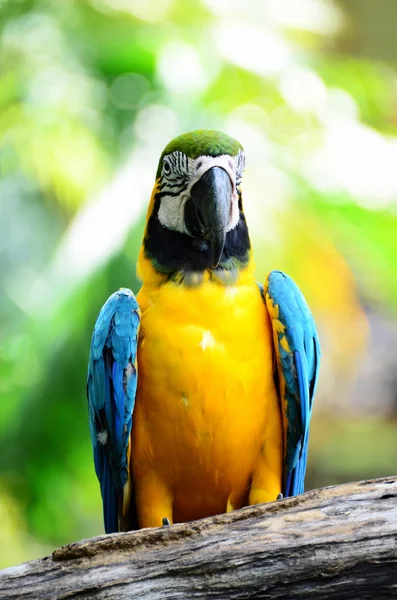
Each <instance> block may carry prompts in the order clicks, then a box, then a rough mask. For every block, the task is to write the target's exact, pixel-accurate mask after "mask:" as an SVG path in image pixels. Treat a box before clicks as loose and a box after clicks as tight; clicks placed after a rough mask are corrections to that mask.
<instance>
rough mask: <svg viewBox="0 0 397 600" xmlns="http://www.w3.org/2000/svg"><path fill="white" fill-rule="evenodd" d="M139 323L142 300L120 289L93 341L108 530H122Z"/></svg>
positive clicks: (92, 401) (94, 429)
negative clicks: (138, 301) (122, 508)
mask: <svg viewBox="0 0 397 600" xmlns="http://www.w3.org/2000/svg"><path fill="white" fill-rule="evenodd" d="M139 325H140V311H139V307H138V303H137V301H136V300H135V297H134V295H133V293H132V292H131V291H130V290H128V289H121V290H119V291H118V292H115V293H114V294H112V296H110V298H109V299H108V300H107V302H106V303H105V304H104V306H103V307H102V309H101V311H100V313H99V315H98V318H97V321H96V323H95V328H94V333H93V335H92V340H91V349H90V358H89V363H88V376H87V395H88V409H89V421H90V432H91V441H92V447H93V452H94V463H95V471H96V474H97V476H98V479H99V482H100V487H101V494H102V502H103V514H104V521H105V530H106V532H107V533H110V532H114V531H118V530H119V517H120V510H121V505H122V500H123V489H124V486H125V485H126V483H127V480H128V478H129V465H128V445H129V440H130V434H131V427H132V415H133V410H134V403H135V394H136V386H137V368H136V354H137V345H138V334H139Z"/></svg>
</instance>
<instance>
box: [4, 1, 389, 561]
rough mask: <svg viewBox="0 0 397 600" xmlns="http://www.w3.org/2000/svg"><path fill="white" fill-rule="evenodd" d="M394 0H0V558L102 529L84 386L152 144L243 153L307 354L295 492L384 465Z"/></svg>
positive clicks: (265, 263) (251, 213)
mask: <svg viewBox="0 0 397 600" xmlns="http://www.w3.org/2000/svg"><path fill="white" fill-rule="evenodd" d="M396 30H397V3H396V2H395V0H378V2H373V1H372V0H345V1H340V2H331V1H327V0H294V1H293V2H291V1H288V0H277V2H276V1H273V0H262V1H258V0H247V1H246V2H241V1H237V0H201V1H199V0H86V1H85V0H62V1H59V0H58V1H57V0H53V1H51V0H0V69H1V71H0V75H1V78H0V136H1V137H0V173H1V176H0V198H1V219H0V252H1V260H0V275H1V283H2V295H1V307H0V335H1V359H0V360H1V362H0V369H1V374H0V389H1V402H0V566H7V565H11V564H16V563H19V562H22V561H25V560H28V559H32V558H35V557H38V556H40V555H43V554H46V553H49V552H50V551H51V550H52V549H53V548H54V547H55V546H58V545H60V544H64V543H67V542H70V541H73V540H77V539H79V538H83V537H88V536H91V535H95V534H99V533H101V532H102V531H103V526H102V515H101V502H100V494H99V487H98V484H97V480H96V477H95V475H94V468H93V464H92V458H91V447H90V440H89V432H88V424H87V411H86V398H85V377H86V364H87V355H88V348H89V343H90V336H91V332H92V328H93V324H94V320H95V317H96V314H97V312H98V310H99V308H100V307H101V305H102V304H103V302H104V301H105V300H106V298H107V297H108V295H109V294H110V293H112V292H113V291H114V290H116V289H117V288H119V287H121V286H128V287H131V288H132V289H133V290H134V291H137V289H138V288H139V283H138V281H137V280H136V278H135V262H136V258H137V252H138V249H139V246H140V240H141V235H142V228H143V222H144V211H145V208H146V205H147V202H148V199H149V196H150V191H151V187H152V185H153V182H154V175H155V172H156V164H157V160H158V157H159V155H160V153H161V151H162V149H163V147H164V145H165V144H166V143H167V142H168V141H169V140H170V139H171V138H172V137H174V136H175V135H177V134H179V133H182V132H184V131H189V130H192V129H197V128H215V129H221V130H223V131H225V132H227V133H229V134H231V135H232V136H234V137H236V138H238V139H239V140H240V141H241V143H242V144H243V146H244V147H245V150H246V154H247V169H246V175H245V179H244V182H245V183H244V197H245V207H246V213H247V218H248V219H249V223H250V225H251V234H252V238H253V245H254V248H255V254H256V260H257V265H258V278H259V279H261V280H264V278H265V275H266V273H267V271H268V270H269V269H272V268H281V269H284V270H286V271H288V272H289V273H290V274H291V275H292V276H293V277H294V278H295V279H296V281H297V282H298V284H299V285H300V286H301V288H302V290H303V291H304V293H305V294H306V296H307V298H308V300H309V303H310V305H311V306H312V308H313V312H314V313H315V317H316V320H317V323H318V327H319V331H320V337H321V341H322V347H323V354H324V359H323V364H322V372H321V381H320V387H319V393H318V396H317V398H316V406H315V414H314V419H313V424H312V434H311V446H310V452H309V467H308V477H307V487H308V488H313V487H319V486H323V485H330V484H334V483H338V482H343V481H348V480H354V479H360V478H366V477H376V476H381V475H387V474H392V473H396V472H397V421H396V409H397V276H396V264H397V240H396V235H397V203H396V201H397V70H396V66H397V41H396V36H395V32H396Z"/></svg>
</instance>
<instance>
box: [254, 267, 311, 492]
mask: <svg viewBox="0 0 397 600" xmlns="http://www.w3.org/2000/svg"><path fill="white" fill-rule="evenodd" d="M264 295H265V301H266V306H267V309H268V312H269V315H270V318H271V321H272V326H273V337H274V347H275V358H276V365H277V377H276V383H277V386H278V391H279V395H280V401H281V408H282V413H283V424H284V443H285V448H284V478H283V494H284V497H288V496H295V495H296V494H302V493H303V491H304V481H305V473H306V460H307V448H308V441H309V427H310V417H311V413H312V405H313V398H314V394H315V390H316V384H317V377H318V371H319V364H320V356H321V352H320V343H319V339H318V335H317V330H316V326H315V324H314V320H313V316H312V314H311V312H310V309H309V307H308V305H307V303H306V300H305V299H304V297H303V295H302V293H301V292H300V290H299V288H298V286H297V285H296V284H295V283H294V282H293V281H292V279H291V278H290V277H288V275H286V274H285V273H283V272H282V271H272V272H271V273H270V274H269V277H268V279H267V282H266V286H265V292H264Z"/></svg>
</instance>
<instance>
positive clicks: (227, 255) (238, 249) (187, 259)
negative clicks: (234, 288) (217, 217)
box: [143, 192, 251, 279]
mask: <svg viewBox="0 0 397 600" xmlns="http://www.w3.org/2000/svg"><path fill="white" fill-rule="evenodd" d="M162 195H163V194H162V193H161V192H160V193H157V194H156V196H155V202H154V207H153V212H152V214H151V216H150V217H149V221H148V224H147V229H146V235H145V239H144V241H143V246H144V251H145V256H146V257H147V258H148V259H149V260H150V261H151V262H152V264H153V267H154V268H155V270H156V271H158V272H159V273H164V274H166V275H169V278H170V279H172V278H173V275H177V274H178V273H179V274H180V275H182V277H179V278H178V279H183V274H186V273H188V272H191V271H194V272H204V271H206V270H207V269H208V270H211V271H213V272H214V273H217V272H222V271H230V270H235V269H236V268H237V267H238V268H242V267H244V266H245V265H246V264H247V263H248V260H249V251H250V247H251V245H250V239H249V234H248V227H247V223H246V220H245V216H244V213H243V212H242V210H241V207H240V204H241V197H240V194H239V208H240V218H239V221H238V223H237V225H236V227H234V228H233V229H231V230H230V231H228V232H227V234H226V240H225V246H224V249H223V254H222V258H221V261H220V263H219V265H218V267H217V268H216V269H212V268H211V251H210V245H209V242H208V241H206V240H204V239H198V238H194V237H190V236H189V235H187V234H184V233H179V232H178V231H172V230H170V229H167V228H165V227H164V226H163V225H162V224H161V223H160V221H159V218H158V211H159V208H160V200H161V196H162Z"/></svg>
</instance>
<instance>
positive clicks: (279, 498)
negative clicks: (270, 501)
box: [276, 493, 284, 500]
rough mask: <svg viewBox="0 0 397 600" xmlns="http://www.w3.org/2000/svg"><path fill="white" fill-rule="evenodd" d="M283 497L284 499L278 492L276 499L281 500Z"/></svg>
mask: <svg viewBox="0 0 397 600" xmlns="http://www.w3.org/2000/svg"><path fill="white" fill-rule="evenodd" d="M283 499H284V496H283V495H282V494H281V493H280V494H278V496H277V498H276V500H283Z"/></svg>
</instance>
